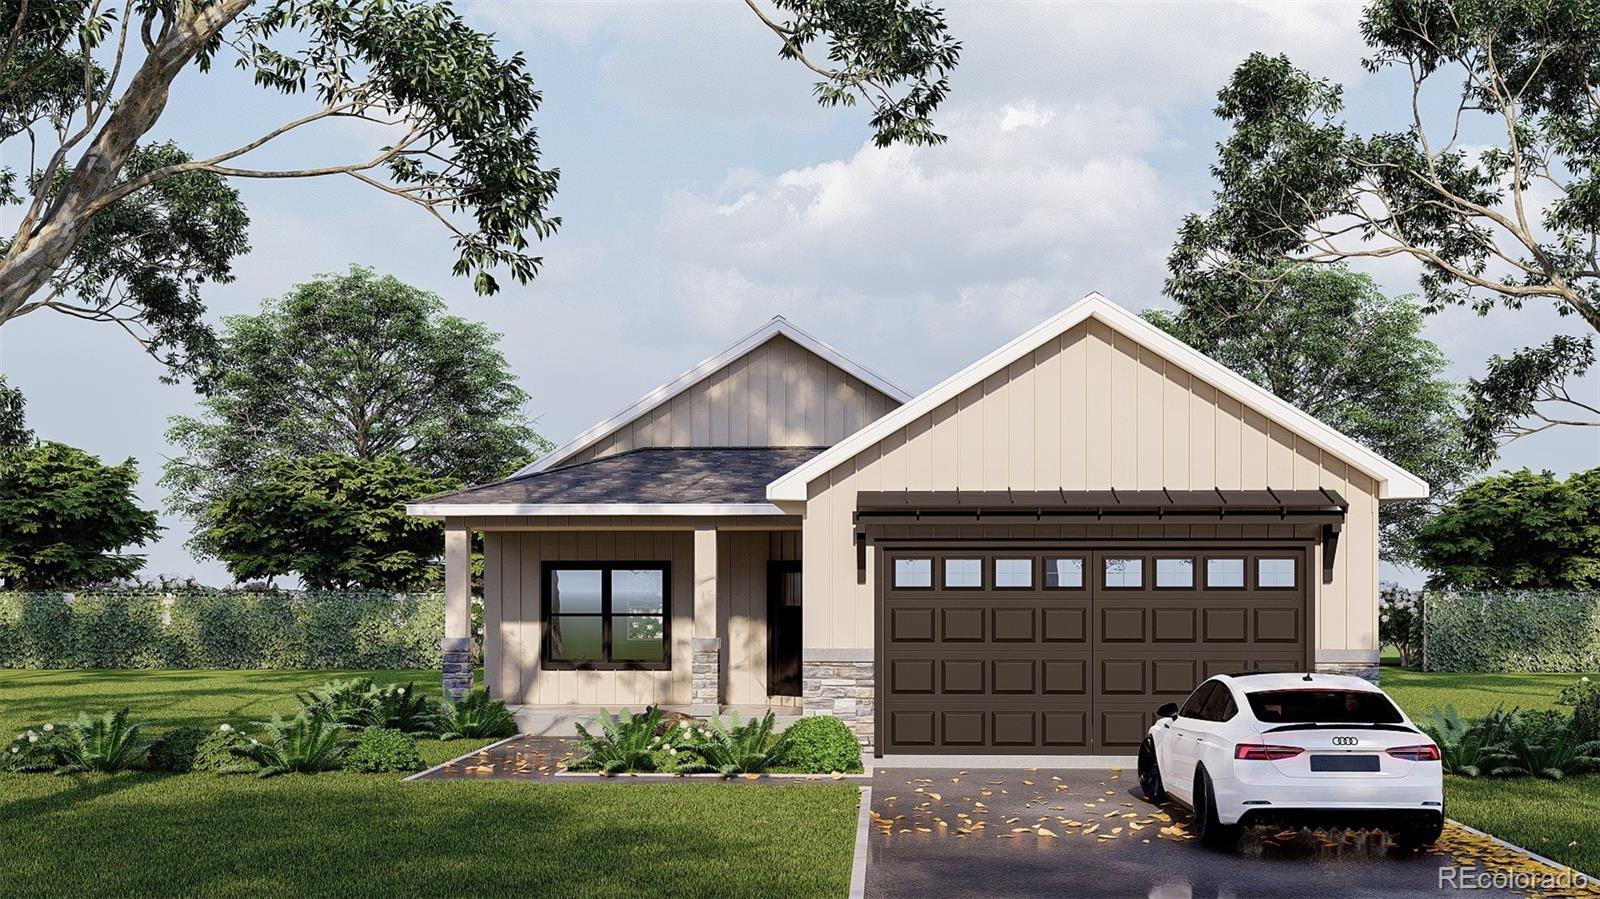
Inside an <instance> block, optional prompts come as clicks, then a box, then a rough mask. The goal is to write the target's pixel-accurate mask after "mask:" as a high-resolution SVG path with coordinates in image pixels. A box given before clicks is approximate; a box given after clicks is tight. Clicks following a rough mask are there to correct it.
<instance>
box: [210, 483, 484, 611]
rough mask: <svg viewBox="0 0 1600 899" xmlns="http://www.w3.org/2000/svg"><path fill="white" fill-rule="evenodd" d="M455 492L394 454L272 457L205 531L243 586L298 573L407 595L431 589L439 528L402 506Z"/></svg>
mask: <svg viewBox="0 0 1600 899" xmlns="http://www.w3.org/2000/svg"><path fill="white" fill-rule="evenodd" d="M460 486H461V484H460V482H459V481H455V480H452V479H450V478H441V477H437V476H434V475H430V474H428V473H427V472H425V471H423V470H421V469H420V468H418V467H416V466H414V465H411V464H408V463H407V462H405V461H404V460H402V459H400V458H399V457H397V456H394V455H380V456H377V457H374V458H371V459H357V458H355V457H353V456H348V455H342V454H339V453H333V452H324V453H318V454H317V455H314V456H311V457H308V458H297V457H286V458H277V459H273V460H271V461H269V462H268V463H267V464H266V465H265V466H263V467H262V469H261V470H260V472H258V474H257V476H256V477H255V478H253V479H252V480H251V481H250V482H249V483H247V484H243V485H241V486H240V487H239V489H237V490H234V491H231V492H229V493H227V494H225V495H223V496H221V497H219V498H218V499H217V500H216V501H215V502H214V503H212V505H211V506H210V507H209V508H208V509H207V510H206V512H205V514H204V515H203V516H202V526H203V527H205V528H206V532H205V542H206V544H207V545H208V546H210V547H212V548H213V551H214V552H215V554H216V556H217V558H219V559H221V560H222V562H223V563H224V564H225V565H227V567H228V572H229V573H230V574H232V575H233V576H234V578H235V579H237V580H240V581H243V580H248V579H251V578H268V579H271V578H273V577H278V576H283V575H287V574H290V573H295V574H298V575H300V579H301V581H302V582H303V583H305V584H306V585H307V586H309V587H316V588H323V589H351V588H364V589H375V590H413V589H417V588H420V587H423V586H425V585H428V584H429V583H430V582H432V581H435V580H437V577H436V576H435V573H434V572H433V571H432V568H433V567H435V566H433V565H432V562H433V560H435V559H437V558H438V555H439V549H440V547H441V546H443V543H444V527H443V525H442V524H440V523H439V522H437V521H431V520H428V519H422V518H413V517H411V516H408V515H407V514H406V511H405V503H407V502H409V501H411V500H415V499H417V498H419V497H423V496H428V495H430V494H435V493H442V492H445V491H448V490H453V489H455V488H458V487H460Z"/></svg>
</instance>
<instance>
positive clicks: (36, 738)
mask: <svg viewBox="0 0 1600 899" xmlns="http://www.w3.org/2000/svg"><path fill="white" fill-rule="evenodd" d="M66 741H67V736H66V729H65V728H63V727H62V726H60V725H58V724H54V723H49V724H41V725H38V726H36V727H30V728H28V729H27V730H24V731H23V732H22V733H20V734H17V736H16V737H15V738H14V739H12V741H11V742H10V743H9V744H7V745H6V749H5V755H4V756H3V757H0V770H4V771H18V772H31V771H54V770H56V769H57V768H60V767H61V765H62V764H63V761H64V757H65V752H66Z"/></svg>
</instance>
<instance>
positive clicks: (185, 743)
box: [145, 727, 211, 774]
mask: <svg viewBox="0 0 1600 899" xmlns="http://www.w3.org/2000/svg"><path fill="white" fill-rule="evenodd" d="M210 735H211V733H210V732H209V731H207V730H205V729H203V728H199V727H178V728H174V729H172V730H169V731H167V732H166V733H164V734H162V735H161V736H159V737H157V738H156V741H155V742H154V743H152V744H150V752H149V754H148V755H146V756H145V767H146V768H149V769H150V770H151V771H170V772H172V773H173V774H188V773H189V772H190V771H193V770H194V767H195V757H196V755H197V754H198V753H199V752H200V744H201V743H203V742H204V741H205V739H206V738H207V737H209V736H210Z"/></svg>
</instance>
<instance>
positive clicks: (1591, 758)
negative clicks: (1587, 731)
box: [1484, 711, 1600, 780]
mask: <svg viewBox="0 0 1600 899" xmlns="http://www.w3.org/2000/svg"><path fill="white" fill-rule="evenodd" d="M1513 718H1514V719H1515V720H1514V721H1513V723H1512V725H1511V728H1510V732H1509V734H1508V735H1507V739H1506V742H1505V744H1504V745H1503V746H1500V747H1496V748H1494V749H1492V750H1491V751H1489V752H1488V753H1487V754H1486V755H1485V757H1484V761H1485V763H1486V764H1488V766H1489V773H1490V774H1492V775H1494V776H1495V777H1516V776H1519V775H1533V776H1534V777H1546V778H1549V779H1551V780H1560V779H1561V778H1563V777H1565V776H1567V775H1568V774H1577V773H1579V772H1583V771H1593V770H1595V769H1596V768H1600V740H1585V739H1584V738H1583V735H1582V734H1580V733H1579V731H1578V728H1576V727H1574V726H1573V723H1572V719H1570V718H1568V717H1567V716H1566V715H1563V714H1562V713H1560V712H1557V711H1539V712H1522V713H1515V714H1513Z"/></svg>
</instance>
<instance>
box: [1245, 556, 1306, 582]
mask: <svg viewBox="0 0 1600 899" xmlns="http://www.w3.org/2000/svg"><path fill="white" fill-rule="evenodd" d="M1297 567H1298V566H1297V565H1296V564H1295V560H1294V559H1292V558H1284V557H1278V556H1263V557H1261V558H1258V559H1256V589H1258V590H1293V589H1295V587H1297V586H1299V577H1298V576H1297V575H1298V574H1299V572H1297V571H1296V570H1295V569H1296V568H1297Z"/></svg>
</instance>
